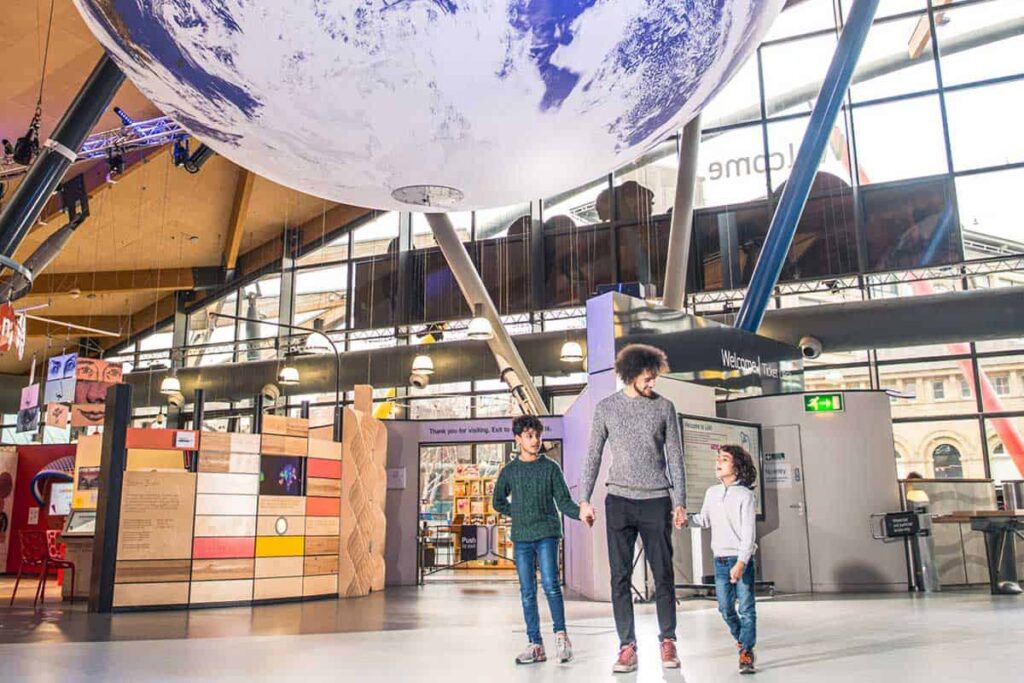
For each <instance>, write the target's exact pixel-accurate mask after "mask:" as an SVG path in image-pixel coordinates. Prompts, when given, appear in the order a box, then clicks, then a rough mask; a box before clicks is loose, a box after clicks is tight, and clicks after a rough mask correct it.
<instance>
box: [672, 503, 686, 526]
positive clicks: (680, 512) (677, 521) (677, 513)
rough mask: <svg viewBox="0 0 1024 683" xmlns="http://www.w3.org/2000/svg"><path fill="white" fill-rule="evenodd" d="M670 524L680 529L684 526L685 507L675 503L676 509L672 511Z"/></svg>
mask: <svg viewBox="0 0 1024 683" xmlns="http://www.w3.org/2000/svg"><path fill="white" fill-rule="evenodd" d="M672 524H673V526H675V528H677V529H682V528H683V527H684V526H686V508H685V507H683V506H682V505H677V506H676V509H675V510H674V511H673V513H672Z"/></svg>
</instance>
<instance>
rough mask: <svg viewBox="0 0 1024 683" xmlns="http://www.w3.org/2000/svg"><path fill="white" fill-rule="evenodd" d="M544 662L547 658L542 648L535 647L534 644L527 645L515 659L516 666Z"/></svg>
mask: <svg viewBox="0 0 1024 683" xmlns="http://www.w3.org/2000/svg"><path fill="white" fill-rule="evenodd" d="M546 661H548V657H547V655H546V654H544V646H543V645H537V644H536V643H530V644H529V645H527V646H526V649H525V650H523V651H522V652H520V653H519V656H518V657H516V664H536V663H537V662H546Z"/></svg>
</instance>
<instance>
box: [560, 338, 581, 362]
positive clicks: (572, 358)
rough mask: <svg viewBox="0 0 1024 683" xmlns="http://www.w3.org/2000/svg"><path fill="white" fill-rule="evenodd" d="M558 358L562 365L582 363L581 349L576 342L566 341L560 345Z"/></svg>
mask: <svg viewBox="0 0 1024 683" xmlns="http://www.w3.org/2000/svg"><path fill="white" fill-rule="evenodd" d="M559 358H560V359H561V361H562V362H563V363H581V362H583V347H581V346H580V345H579V343H578V342H574V341H567V342H565V343H564V344H562V352H561V354H559Z"/></svg>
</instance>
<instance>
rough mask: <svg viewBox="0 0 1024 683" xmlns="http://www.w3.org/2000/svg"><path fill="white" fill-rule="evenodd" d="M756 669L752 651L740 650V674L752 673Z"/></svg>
mask: <svg viewBox="0 0 1024 683" xmlns="http://www.w3.org/2000/svg"><path fill="white" fill-rule="evenodd" d="M756 671H757V669H755V668H754V653H753V651H751V650H741V651H740V673H741V674H752V673H755V672H756Z"/></svg>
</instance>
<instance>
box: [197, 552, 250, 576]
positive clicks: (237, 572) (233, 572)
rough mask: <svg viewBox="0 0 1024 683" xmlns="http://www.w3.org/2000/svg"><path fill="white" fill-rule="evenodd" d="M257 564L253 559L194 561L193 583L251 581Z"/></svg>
mask: <svg viewBox="0 0 1024 683" xmlns="http://www.w3.org/2000/svg"><path fill="white" fill-rule="evenodd" d="M255 569H256V564H255V560H253V558H251V557H245V558H242V557H240V558H234V559H228V560H193V561H192V580H193V581H223V580H228V579H251V578H253V576H254V575H255Z"/></svg>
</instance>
